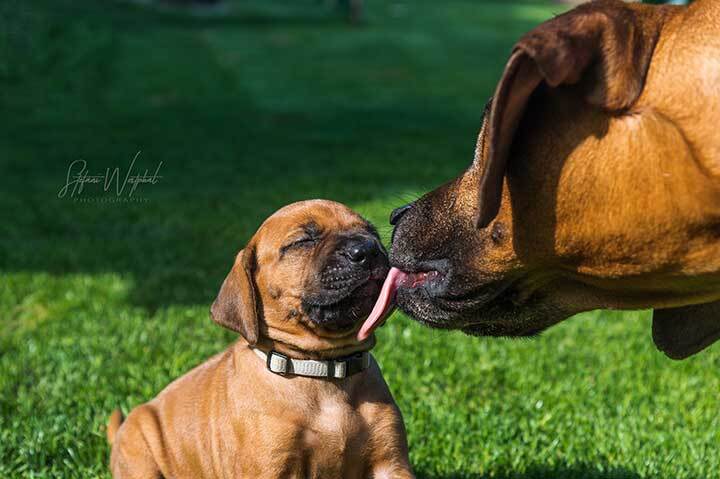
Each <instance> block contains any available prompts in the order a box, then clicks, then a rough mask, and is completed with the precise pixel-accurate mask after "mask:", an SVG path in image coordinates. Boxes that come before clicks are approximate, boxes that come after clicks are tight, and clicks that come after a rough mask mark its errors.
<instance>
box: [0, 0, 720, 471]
mask: <svg viewBox="0 0 720 479" xmlns="http://www.w3.org/2000/svg"><path fill="white" fill-rule="evenodd" d="M229 5H230V7H229V8H228V9H227V10H226V11H225V12H221V13H218V14H213V15H194V14H192V13H191V12H179V13H178V12H171V11H168V10H153V9H148V8H147V7H141V6H137V5H133V4H129V3H115V2H111V1H109V0H108V1H104V2H99V1H97V0H5V1H4V2H2V3H0V112H2V113H0V115H2V116H1V117H0V118H1V120H2V123H1V126H2V127H1V128H0V225H1V226H0V274H1V275H2V276H1V280H0V281H1V286H0V477H2V478H16V477H23V478H50V477H66V478H90V477H109V475H108V473H107V471H106V470H107V467H106V462H107V455H108V448H107V445H106V443H105V439H104V433H103V430H102V427H103V425H104V423H105V421H106V418H107V416H108V413H109V412H110V411H111V410H112V409H113V408H114V407H116V406H118V405H120V406H122V407H123V408H125V409H126V410H127V409H129V408H132V407H134V406H136V405H137V404H139V403H141V402H144V401H146V400H148V399H149V398H151V397H153V396H154V395H155V394H156V393H157V392H158V391H160V390H161V389H162V388H163V387H164V385H166V384H167V383H168V382H169V381H170V380H172V379H173V378H175V377H177V376H179V375H181V374H182V373H183V372H185V371H187V370H188V369H189V368H191V367H192V366H193V365H195V364H198V363H199V362H201V361H203V360H204V359H205V358H207V357H208V356H210V355H212V354H213V353H215V352H216V351H219V350H221V349H222V348H224V347H225V346H226V345H227V344H228V343H229V342H230V341H232V339H233V335H232V334H230V333H228V332H225V331H222V330H221V329H220V328H219V327H217V326H215V325H214V324H212V323H211V321H210V320H209V318H208V306H209V304H210V303H211V301H212V300H213V298H214V296H215V293H216V292H217V289H218V287H219V284H220V282H221V281H222V279H223V277H224V275H225V273H226V271H227V270H228V268H229V266H230V263H231V261H232V258H233V254H234V253H235V252H236V251H237V250H238V249H239V248H240V247H241V246H242V245H243V244H244V242H245V241H246V240H247V239H248V237H249V236H250V234H251V233H252V232H253V231H254V230H255V228H256V227H257V226H258V225H259V223H260V222H261V221H262V220H263V218H265V217H266V216H267V215H269V214H270V213H272V212H273V211H274V210H275V209H277V208H278V207H280V206H282V205H283V204H286V203H289V202H291V201H295V200H299V199H304V198H313V197H325V198H331V199H335V200H338V201H342V202H345V203H347V204H349V205H351V206H352V207H354V208H356V209H357V210H359V211H360V212H362V213H363V214H365V215H366V216H367V217H369V218H370V219H372V220H373V221H375V222H376V223H377V224H378V225H379V226H380V229H381V231H382V232H383V234H384V236H385V238H387V237H388V234H389V228H388V227H387V226H386V219H387V215H388V211H389V210H390V209H391V208H392V207H395V206H398V205H400V204H402V203H403V202H404V201H406V200H407V199H411V198H413V197H415V196H416V195H418V194H420V193H422V192H423V191H426V190H428V189H430V188H432V187H434V186H436V185H438V184H440V183H441V182H443V181H445V180H447V179H449V178H451V177H453V176H454V175H455V174H457V173H458V172H459V171H460V170H461V169H462V168H464V167H465V166H466V165H467V163H468V162H469V160H470V158H471V155H472V151H473V146H474V140H475V135H476V130H477V128H478V127H479V124H480V115H481V111H482V108H483V106H484V104H485V101H486V99H487V97H488V96H489V95H490V93H491V91H492V88H493V86H494V84H495V82H496V81H497V78H498V76H499V74H500V72H501V69H502V66H503V63H504V60H505V57H506V55H507V53H508V52H509V50H510V48H511V46H512V43H513V40H514V39H516V38H517V37H518V36H519V35H521V34H522V33H523V32H524V31H526V30H528V29H529V28H531V27H532V26H533V25H534V24H536V23H538V22H540V21H542V20H543V19H545V18H548V17H549V16H551V15H552V14H553V13H557V11H558V10H559V9H560V7H559V6H557V5H554V4H553V5H551V4H544V3H542V2H526V3H520V2H516V3H509V2H500V1H498V2H495V3H492V2H477V1H469V0H468V1H460V0H457V1H448V2H438V1H432V0H423V1H420V0H418V1H413V2H380V1H377V2H368V19H367V20H368V21H367V24H366V25H364V26H362V27H359V28H358V27H351V26H348V25H346V24H345V23H343V22H342V21H341V20H340V19H338V18H337V16H336V15H335V14H334V13H333V12H332V11H331V10H329V9H328V8H327V7H325V6H323V4H322V2H314V1H310V0H297V1H295V0H265V1H260V0H253V1H245V0H243V1H241V0H237V1H234V2H229ZM139 150H142V155H141V157H140V159H139V160H138V162H139V166H142V167H143V168H151V169H154V168H155V166H156V165H157V164H158V162H159V161H163V166H162V170H161V174H162V175H163V178H162V180H161V181H160V183H158V184H157V185H151V186H147V187H145V188H141V190H140V192H139V194H140V196H139V197H140V198H142V199H143V201H142V202H135V203H112V204H109V203H103V202H99V201H86V202H74V201H73V200H71V199H69V198H58V196H57V194H58V191H59V189H60V188H61V186H62V185H63V183H64V181H65V175H66V171H67V168H68V164H69V163H70V162H71V161H73V160H76V159H85V160H87V161H88V164H89V166H90V169H91V171H92V172H99V171H102V170H104V169H105V168H108V167H110V168H114V167H116V166H120V167H123V168H126V167H127V165H128V163H129V162H130V160H131V158H132V157H133V156H134V155H135V153H136V152H137V151H139ZM86 197H92V195H90V194H88V195H86ZM96 197H97V195H96ZM376 356H377V358H378V359H379V361H380V362H381V364H382V367H383V370H384V372H385V376H386V379H387V381H388V382H389V384H390V386H391V388H392V390H393V392H394V394H395V397H396V399H397V401H398V403H399V405H400V407H401V408H402V410H403V412H404V415H405V420H406V423H407V428H408V433H409V440H410V446H411V450H412V452H411V458H412V462H413V464H414V467H415V469H416V472H417V473H418V475H419V476H420V477H425V478H501V479H510V478H519V479H531V478H569V479H578V478H596V479H609V478H625V479H636V478H661V479H699V478H714V477H720V454H718V451H717V448H718V444H719V443H720V432H719V430H720V428H719V426H720V419H719V415H718V409H719V408H718V401H717V398H718V391H720V375H718V374H717V371H718V366H719V365H720V349H718V348H713V349H711V350H710V351H708V352H704V353H702V354H700V355H699V356H697V357H695V358H693V359H690V360H688V361H685V362H680V363H678V362H672V361H670V360H668V359H666V358H665V357H664V356H663V355H662V354H660V353H659V352H657V351H656V350H655V348H654V346H653V345H652V342H651V339H650V322H649V317H648V315H647V314H646V313H626V314H619V313H614V314H611V313H600V312H599V313H591V314H586V315H582V316H580V317H578V318H575V319H573V320H572V321H569V322H567V323H565V324H563V325H561V326H558V327H556V328H554V329H553V330H551V331H550V332H548V333H547V334H544V335H543V336H542V337H540V338H539V339H535V340H532V341H530V340H524V341H510V340H498V339H477V338H469V337H465V336H463V335H462V334H456V333H453V334H450V333H443V332H437V331H431V330H428V329H425V328H422V327H420V326H419V325H417V324H415V323H413V322H411V321H410V320H408V319H407V318H404V317H401V316H400V315H396V316H395V317H394V318H393V319H392V321H390V322H389V323H388V325H387V326H386V327H385V328H383V329H382V330H381V332H380V333H379V345H378V347H377V350H376Z"/></svg>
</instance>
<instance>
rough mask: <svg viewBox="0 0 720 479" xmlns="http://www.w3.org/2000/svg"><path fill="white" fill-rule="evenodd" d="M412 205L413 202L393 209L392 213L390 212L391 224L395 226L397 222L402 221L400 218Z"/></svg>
mask: <svg viewBox="0 0 720 479" xmlns="http://www.w3.org/2000/svg"><path fill="white" fill-rule="evenodd" d="M412 205H413V204H412V203H408V204H406V205H405V206H401V207H400V208H395V209H394V210H392V213H390V224H391V225H392V226H395V225H396V224H397V222H398V221H400V218H402V217H403V215H404V214H405V213H407V211H408V210H409V209H410V208H411V207H412Z"/></svg>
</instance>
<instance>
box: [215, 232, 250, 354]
mask: <svg viewBox="0 0 720 479" xmlns="http://www.w3.org/2000/svg"><path fill="white" fill-rule="evenodd" d="M254 269H255V249H254V248H253V247H252V246H247V247H246V248H245V249H244V250H242V251H240V252H239V253H238V255H237V257H236V258H235V264H234V265H233V267H232V269H231V270H230V273H228V275H227V278H225V281H224V282H223V284H222V286H221V287H220V292H219V293H218V295H217V298H215V301H214V302H213V304H212V306H211V307H210V315H211V316H212V318H213V320H214V321H215V322H216V323H218V324H220V325H221V326H224V327H226V328H228V329H232V330H233V331H237V332H238V333H240V334H242V335H243V337H244V338H245V339H246V340H247V342H248V343H250V344H251V345H253V344H256V343H257V340H258V334H259V322H258V312H257V306H258V301H257V293H256V290H255V289H256V288H255V281H254V279H253V272H254Z"/></svg>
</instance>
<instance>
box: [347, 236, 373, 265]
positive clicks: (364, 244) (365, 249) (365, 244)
mask: <svg viewBox="0 0 720 479" xmlns="http://www.w3.org/2000/svg"><path fill="white" fill-rule="evenodd" d="M344 253H345V256H346V257H347V258H348V259H349V260H350V261H352V262H353V263H357V264H363V263H365V262H366V261H368V260H369V259H372V258H374V257H375V256H377V255H378V254H379V253H380V246H379V245H378V243H377V241H375V240H374V239H372V238H358V239H353V240H351V241H349V242H348V244H347V246H346V248H345V251H344Z"/></svg>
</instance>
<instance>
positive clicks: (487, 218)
mask: <svg viewBox="0 0 720 479" xmlns="http://www.w3.org/2000/svg"><path fill="white" fill-rule="evenodd" d="M668 8H673V7H654V6H649V5H640V4H626V3H624V2H622V1H621V0H598V1H595V2H589V3H586V4H584V5H581V6H580V7H578V8H576V9H574V10H571V11H570V12H568V13H565V14H563V15H560V16H558V17H555V18H554V19H552V20H549V21H547V22H545V23H543V24H542V25H540V26H539V27H537V28H535V29H534V30H532V31H531V32H529V33H528V34H526V35H525V36H524V37H523V38H522V39H521V40H520V41H519V42H518V43H517V44H516V45H515V47H514V49H513V52H512V55H511V56H510V60H509V61H508V63H507V65H506V66H505V71H504V73H503V76H502V78H501V80H500V83H499V84H498V86H497V89H496V90H495V95H494V97H493V100H492V104H491V107H490V110H489V116H488V118H487V119H486V123H485V125H483V128H482V130H481V131H480V138H478V147H477V149H476V152H475V162H476V164H478V163H479V164H482V162H481V160H483V159H484V160H485V161H484V169H483V171H482V176H481V179H480V201H479V211H478V217H477V223H478V226H479V227H484V226H487V225H488V224H489V223H490V222H491V221H492V220H493V218H495V216H496V215H497V212H498V210H499V208H500V198H501V194H502V186H503V178H504V176H505V170H506V167H507V157H508V153H509V150H510V145H511V144H512V140H513V136H514V134H515V131H516V129H517V127H518V124H519V123H520V120H521V119H522V116H523V113H524V110H525V107H526V105H527V103H528V100H529V99H530V96H531V95H532V93H533V91H535V89H536V88H537V87H538V85H540V83H541V82H543V81H544V82H545V83H546V84H547V85H548V86H549V87H551V88H558V87H561V86H564V85H577V87H578V88H579V89H580V91H581V92H582V95H583V97H584V99H585V101H586V102H587V103H588V104H589V105H592V106H595V107H598V108H601V109H604V110H607V111H622V110H625V109H627V108H628V107H630V106H631V105H632V104H633V103H634V102H635V100H637V98H638V97H639V96H640V93H641V92H642V89H643V85H644V82H645V75H646V74H647V71H648V67H649V65H650V59H651V57H652V52H653V50H654V47H655V44H656V43H657V38H658V34H659V30H660V25H661V24H662V20H663V18H664V17H665V16H666V15H667V14H668V13H669V11H670V10H668Z"/></svg>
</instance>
